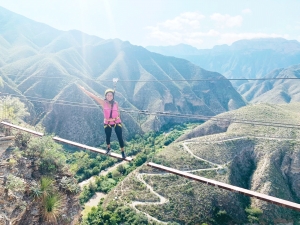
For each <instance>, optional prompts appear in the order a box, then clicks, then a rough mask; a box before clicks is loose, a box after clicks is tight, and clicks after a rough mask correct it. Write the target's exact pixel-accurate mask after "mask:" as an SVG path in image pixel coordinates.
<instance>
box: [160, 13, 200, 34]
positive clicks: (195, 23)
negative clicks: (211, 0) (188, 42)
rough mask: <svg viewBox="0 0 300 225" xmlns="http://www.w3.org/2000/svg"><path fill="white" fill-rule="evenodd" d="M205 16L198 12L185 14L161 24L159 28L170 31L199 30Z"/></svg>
mask: <svg viewBox="0 0 300 225" xmlns="http://www.w3.org/2000/svg"><path fill="white" fill-rule="evenodd" d="M204 18H205V16H204V15H202V14H200V13H197V12H185V13H181V14H180V15H179V16H177V17H175V18H174V19H172V20H167V21H165V22H162V23H159V24H158V25H157V27H161V28H165V29H168V30H178V31H180V30H187V29H198V28H199V27H200V21H201V20H202V19H204Z"/></svg>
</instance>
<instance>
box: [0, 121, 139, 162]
mask: <svg viewBox="0 0 300 225" xmlns="http://www.w3.org/2000/svg"><path fill="white" fill-rule="evenodd" d="M1 124H3V125H5V126H9V127H12V128H15V129H17V130H21V131H25V132H28V133H31V134H34V135H37V136H40V137H42V136H44V134H43V133H40V132H37V131H34V130H30V129H27V128H24V127H21V126H17V125H14V124H11V123H7V122H4V121H2V122H1ZM52 139H53V140H54V141H58V142H61V143H64V144H68V145H73V146H75V147H78V148H82V149H86V150H89V151H92V152H96V153H100V154H103V155H107V156H110V157H114V158H117V159H122V160H125V161H128V162H130V161H132V160H133V158H132V157H126V158H125V159H123V158H122V155H121V154H117V153H114V152H112V153H109V154H106V150H103V149H99V148H95V147H91V146H88V145H84V144H80V143H77V142H74V141H70V140H66V139H62V138H60V137H53V138H52Z"/></svg>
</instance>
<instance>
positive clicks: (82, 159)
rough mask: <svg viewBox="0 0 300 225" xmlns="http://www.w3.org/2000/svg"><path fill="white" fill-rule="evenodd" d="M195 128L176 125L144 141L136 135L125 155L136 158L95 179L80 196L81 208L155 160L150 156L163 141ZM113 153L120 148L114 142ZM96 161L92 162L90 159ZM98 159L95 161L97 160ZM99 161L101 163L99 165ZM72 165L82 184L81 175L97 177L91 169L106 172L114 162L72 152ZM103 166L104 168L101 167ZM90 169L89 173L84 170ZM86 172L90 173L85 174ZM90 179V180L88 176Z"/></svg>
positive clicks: (162, 144)
mask: <svg viewBox="0 0 300 225" xmlns="http://www.w3.org/2000/svg"><path fill="white" fill-rule="evenodd" d="M192 126H195V125H194V124H183V125H182V126H179V125H176V126H175V127H174V129H172V131H170V132H169V134H168V135H167V136H166V134H165V132H163V131H161V132H157V133H154V132H150V133H147V134H145V135H144V136H143V137H141V136H139V135H136V136H135V138H134V139H132V140H131V141H129V142H127V147H126V154H127V155H133V154H136V155H135V158H134V160H133V161H132V162H130V163H128V164H126V166H124V165H119V166H118V167H117V170H116V171H113V172H112V173H108V175H106V176H96V180H95V183H93V184H89V185H87V186H85V187H84V189H83V191H82V192H81V194H80V202H81V204H84V203H85V202H87V201H88V200H89V199H90V198H91V197H92V196H93V195H94V194H95V192H97V191H98V192H104V193H108V192H109V191H110V190H111V189H112V188H113V187H115V186H116V185H117V184H118V183H119V182H120V181H122V180H123V179H124V178H125V177H126V176H127V175H128V174H129V173H131V172H132V171H134V170H135V169H136V168H137V167H139V166H141V165H142V164H143V163H145V162H146V161H147V160H156V159H155V158H154V159H153V155H154V153H155V152H156V151H160V150H161V148H162V146H164V143H165V142H166V140H169V141H170V140H171V139H173V140H175V137H178V136H180V135H182V133H184V132H185V130H184V128H185V129H186V128H189V127H192ZM111 147H112V149H115V151H116V150H117V149H118V147H119V145H118V143H117V142H112V144H111ZM93 156H94V157H95V158H96V160H95V159H94V158H91V157H93ZM97 159H98V160H97ZM101 159H102V161H101ZM67 161H68V162H69V163H71V168H73V169H74V168H76V169H77V171H76V176H77V177H79V178H78V179H79V181H81V179H82V176H80V175H81V174H88V175H90V176H91V175H97V174H99V172H100V171H98V170H97V173H96V174H93V173H92V172H91V168H95V167H96V165H97V163H98V165H101V169H102V168H103V169H105V168H107V167H109V166H111V165H113V164H114V163H115V162H117V160H115V159H111V158H109V157H107V156H101V155H96V154H94V153H84V152H75V153H74V154H72V155H70V156H69V159H68V160H67ZM103 165H105V166H103ZM102 166H103V167H102ZM87 168H89V169H87ZM86 171H89V172H86ZM88 177H89V176H88Z"/></svg>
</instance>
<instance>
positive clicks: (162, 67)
mask: <svg viewBox="0 0 300 225" xmlns="http://www.w3.org/2000/svg"><path fill="white" fill-rule="evenodd" d="M0 50H1V51H0V52H1V53H0V66H1V67H0V74H1V77H2V78H3V80H4V88H1V92H3V93H10V94H13V96H19V97H22V98H23V100H24V101H26V102H27V103H28V105H29V106H31V107H30V110H31V113H32V115H34V114H35V117H34V118H32V120H31V122H32V123H33V124H37V123H41V124H43V125H44V126H45V127H46V130H47V131H48V132H50V133H55V134H57V135H59V136H61V137H63V138H67V139H71V140H75V141H79V142H81V143H87V144H100V143H102V142H103V137H104V133H103V131H102V129H101V127H102V123H103V115H102V110H101V109H100V108H99V107H98V106H97V105H96V104H95V103H94V102H93V101H92V100H91V99H90V98H89V97H87V96H86V95H84V94H83V93H82V91H81V90H80V89H78V86H77V84H80V85H83V86H85V87H86V88H87V89H88V90H90V91H93V92H95V93H96V94H98V95H100V96H102V97H103V93H104V91H105V89H106V88H108V87H110V88H112V86H113V83H112V80H113V78H118V79H119V80H120V81H119V82H118V84H117V97H116V98H117V101H118V102H119V105H120V106H121V107H122V108H123V109H125V110H128V109H130V110H132V109H134V110H149V111H150V112H156V111H160V112H171V113H180V114H198V115H216V114H218V113H221V112H225V111H228V110H232V109H237V108H239V107H241V106H244V105H245V102H244V100H243V99H242V98H241V96H240V95H239V94H238V93H237V92H236V90H235V89H234V88H233V87H232V85H231V83H230V82H229V81H228V80H226V79H224V77H223V76H222V75H221V74H219V73H215V72H209V71H206V70H204V69H202V68H200V67H198V66H196V65H194V64H192V63H190V62H188V61H186V60H184V59H178V58H174V57H167V56H162V55H160V54H156V53H152V52H149V51H148V50H146V49H144V48H142V47H139V46H134V45H131V44H130V43H129V42H122V41H120V40H103V39H101V38H98V37H95V36H91V35H87V34H84V33H82V32H80V31H59V30H56V29H54V28H51V27H49V26H47V25H44V24H41V23H37V22H35V21H32V20H30V19H27V18H25V17H23V16H20V15H17V14H15V13H12V12H10V11H8V10H6V9H4V8H0ZM191 79H213V80H212V81H201V82H196V81H194V82H188V81H185V80H191ZM173 80H180V81H173ZM83 103H85V105H83ZM121 116H122V119H123V121H124V124H125V134H126V135H127V136H128V135H129V133H128V132H127V129H130V130H134V131H135V132H140V131H141V130H145V131H147V130H148V131H149V130H151V129H153V126H154V125H155V124H154V120H155V117H154V116H147V117H142V118H141V120H140V121H138V120H137V118H138V117H139V115H138V114H136V113H135V114H134V113H126V112H125V113H122V115H121ZM172 121H173V122H176V121H180V122H183V121H184V120H183V119H182V118H176V117H159V118H158V123H156V126H157V124H158V126H162V125H163V124H166V123H167V122H172ZM186 121H190V120H189V119H186ZM95 130H97V132H94V131H95ZM99 130H100V132H98V131H99ZM130 135H134V133H130Z"/></svg>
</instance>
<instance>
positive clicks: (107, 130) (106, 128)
mask: <svg viewBox="0 0 300 225" xmlns="http://www.w3.org/2000/svg"><path fill="white" fill-rule="evenodd" d="M113 127H114V128H115V132H116V135H117V138H118V141H119V144H120V147H121V148H124V141H123V137H122V125H121V124H116V125H110V126H109V125H105V126H104V131H105V135H106V144H107V145H109V144H110V137H111V131H112V128H113Z"/></svg>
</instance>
